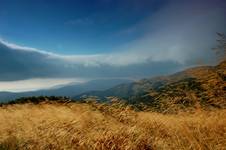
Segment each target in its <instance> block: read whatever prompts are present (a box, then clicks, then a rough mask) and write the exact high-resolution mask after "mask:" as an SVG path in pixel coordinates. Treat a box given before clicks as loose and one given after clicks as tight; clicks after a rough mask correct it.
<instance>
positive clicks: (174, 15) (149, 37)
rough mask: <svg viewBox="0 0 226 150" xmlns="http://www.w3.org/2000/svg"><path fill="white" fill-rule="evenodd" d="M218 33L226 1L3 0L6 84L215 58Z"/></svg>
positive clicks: (1, 67) (2, 74)
mask: <svg viewBox="0 0 226 150" xmlns="http://www.w3.org/2000/svg"><path fill="white" fill-rule="evenodd" d="M216 32H222V33H225V32H226V1H225V0H38V1H37V0H20V1H18V0H0V91H19V90H20V89H25V87H27V88H26V90H29V89H40V88H47V87H49V86H55V85H56V84H65V83H68V82H69V81H70V82H71V81H72V79H74V80H73V81H80V80H81V79H82V81H84V79H87V80H88V79H89V80H90V79H96V78H98V79H99V78H122V77H123V78H134V79H140V78H144V77H152V76H156V75H166V74H170V73H174V72H176V71H180V70H182V69H185V68H187V67H191V66H195V65H198V64H197V62H199V63H200V62H202V63H205V64H214V62H215V61H214V54H213V52H211V48H213V47H214V46H215V45H216ZM46 81H49V82H46ZM53 81H54V82H53ZM23 83H26V84H23ZM40 83H42V85H41V86H40Z"/></svg>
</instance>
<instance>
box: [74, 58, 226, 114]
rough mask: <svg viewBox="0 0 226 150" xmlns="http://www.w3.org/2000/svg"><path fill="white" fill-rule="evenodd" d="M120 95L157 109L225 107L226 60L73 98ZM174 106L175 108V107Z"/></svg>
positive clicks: (129, 100) (130, 101)
mask: <svg viewBox="0 0 226 150" xmlns="http://www.w3.org/2000/svg"><path fill="white" fill-rule="evenodd" d="M89 96H97V97H99V98H101V99H105V98H106V97H109V96H114V97H119V98H122V99H124V100H126V101H127V102H129V103H132V104H138V103H145V104H148V105H151V106H154V107H153V108H155V109H157V110H158V111H161V110H167V109H169V108H170V109H171V110H172V109H180V108H183V107H190V106H191V107H197V108H198V107H202V106H208V107H209V106H210V107H226V61H223V62H221V63H220V64H219V65H217V66H202V67H195V68H190V69H187V70H185V71H182V72H179V73H176V74H173V75H170V76H162V77H155V78H150V79H143V80H140V81H137V82H132V83H127V84H121V85H117V86H115V87H113V88H110V89H107V90H104V91H90V92H85V93H82V94H79V95H77V96H75V97H74V99H82V98H86V97H89ZM172 107H173V108H172Z"/></svg>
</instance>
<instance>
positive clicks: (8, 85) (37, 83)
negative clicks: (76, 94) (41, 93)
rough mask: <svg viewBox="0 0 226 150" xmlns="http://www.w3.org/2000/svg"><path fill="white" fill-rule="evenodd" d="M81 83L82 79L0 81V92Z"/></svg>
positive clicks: (33, 89)
mask: <svg viewBox="0 0 226 150" xmlns="http://www.w3.org/2000/svg"><path fill="white" fill-rule="evenodd" d="M72 82H73V83H78V84H79V83H82V82H84V81H83V80H82V79H72V78H67V79H61V78H60V79H58V78H55V79H51V78H50V79H48V78H47V79H28V80H19V81H0V91H11V92H25V91H35V90H40V89H48V88H53V87H56V86H59V85H65V84H69V83H72Z"/></svg>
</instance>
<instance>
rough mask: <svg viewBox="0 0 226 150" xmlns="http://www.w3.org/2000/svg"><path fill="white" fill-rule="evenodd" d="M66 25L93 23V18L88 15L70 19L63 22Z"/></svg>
mask: <svg viewBox="0 0 226 150" xmlns="http://www.w3.org/2000/svg"><path fill="white" fill-rule="evenodd" d="M65 24H66V25H72V26H84V25H92V24H94V20H93V19H92V18H90V17H85V18H78V19H72V20H68V21H66V22H65Z"/></svg>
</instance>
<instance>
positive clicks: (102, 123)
mask: <svg viewBox="0 0 226 150" xmlns="http://www.w3.org/2000/svg"><path fill="white" fill-rule="evenodd" d="M225 113H226V110H225V109H221V110H215V111H201V110H200V111H198V110H197V111H196V112H195V113H193V114H191V113H178V114H174V115H172V114H171V115H169V114H168V115H166V114H165V115H163V114H160V113H154V112H135V111H133V110H132V109H131V108H130V107H129V106H123V105H122V104H120V103H117V102H115V103H113V104H112V105H111V106H110V105H106V104H96V103H83V104H79V103H67V104H62V103H61V104H59V103H46V102H42V103H40V104H36V105H34V104H29V103H27V104H14V105H4V106H2V107H0V149H33V150H36V149H37V150H39V149H102V150H105V149H106V150H107V149H117V150H118V149H123V150H124V149H138V150H139V149H167V150H170V149H213V150H218V149H219V150H220V149H221V150H222V149H226V134H225V133H226V118H225Z"/></svg>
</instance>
